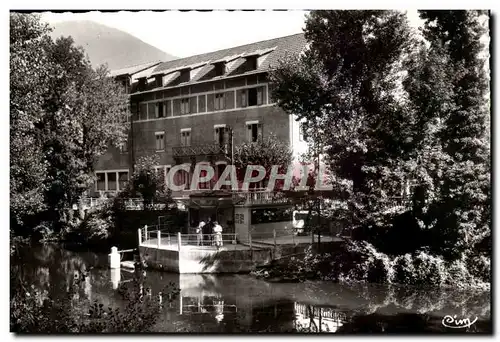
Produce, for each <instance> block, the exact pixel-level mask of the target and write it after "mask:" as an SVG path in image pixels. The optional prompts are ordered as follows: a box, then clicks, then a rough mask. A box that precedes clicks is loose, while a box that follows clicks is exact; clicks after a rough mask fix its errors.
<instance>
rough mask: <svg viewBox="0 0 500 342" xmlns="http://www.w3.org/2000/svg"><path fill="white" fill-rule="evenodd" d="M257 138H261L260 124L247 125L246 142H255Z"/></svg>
mask: <svg viewBox="0 0 500 342" xmlns="http://www.w3.org/2000/svg"><path fill="white" fill-rule="evenodd" d="M259 138H262V124H260V123H258V122H250V123H247V140H248V141H249V142H256V141H257V140H258V139H259Z"/></svg>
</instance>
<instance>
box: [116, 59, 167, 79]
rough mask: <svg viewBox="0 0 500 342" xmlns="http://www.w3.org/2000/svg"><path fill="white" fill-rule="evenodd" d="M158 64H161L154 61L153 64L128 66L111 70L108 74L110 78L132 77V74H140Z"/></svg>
mask: <svg viewBox="0 0 500 342" xmlns="http://www.w3.org/2000/svg"><path fill="white" fill-rule="evenodd" d="M160 63H161V61H154V62H149V63H143V64H136V65H131V66H128V67H126V68H121V69H115V70H111V71H110V72H109V73H110V76H112V77H118V76H123V75H134V74H136V73H138V72H141V71H143V70H146V69H148V68H152V67H155V66H156V65H158V64H160Z"/></svg>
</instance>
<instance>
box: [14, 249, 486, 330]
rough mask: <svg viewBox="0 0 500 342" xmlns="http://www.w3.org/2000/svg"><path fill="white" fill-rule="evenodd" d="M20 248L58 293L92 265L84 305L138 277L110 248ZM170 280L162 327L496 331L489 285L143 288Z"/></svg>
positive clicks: (215, 278)
mask: <svg viewBox="0 0 500 342" xmlns="http://www.w3.org/2000/svg"><path fill="white" fill-rule="evenodd" d="M20 255H21V258H20V261H16V262H15V264H16V265H17V267H21V268H22V270H23V277H24V278H25V281H26V282H27V283H28V284H33V285H34V286H35V287H36V288H38V289H39V290H40V291H45V294H46V296H51V297H52V298H57V297H61V296H62V295H63V294H64V293H65V291H68V289H69V287H70V286H71V284H72V282H73V281H74V276H75V272H76V273H78V271H80V270H86V272H87V271H88V275H87V277H86V279H85V281H84V282H82V283H81V284H80V285H79V286H80V291H79V294H78V300H79V303H80V304H79V305H82V306H84V305H86V303H87V304H88V303H89V302H92V301H94V300H98V301H99V302H101V303H103V304H104V305H105V306H108V305H109V306H113V307H120V306H123V304H124V303H123V301H124V299H123V298H122V297H120V296H119V295H117V290H116V287H117V286H118V285H120V284H127V283H129V282H130V281H131V279H132V278H133V275H132V273H130V272H127V271H125V270H123V269H122V270H121V271H118V272H112V271H111V270H109V269H108V266H107V255H106V254H99V253H93V252H81V251H79V252H75V251H70V250H67V249H63V248H60V247H58V246H54V245H45V246H36V247H30V248H25V249H24V250H21V253H20ZM16 265H11V267H12V266H16ZM169 283H174V284H175V286H176V287H178V288H179V289H180V295H179V296H178V298H176V299H175V300H174V301H173V302H171V303H168V304H166V305H164V309H163V311H162V313H161V316H160V317H159V318H158V321H157V323H156V324H155V325H154V327H153V331H155V332H189V333H236V332H248V333H273V332H290V331H300V332H304V331H307V332H321V333H337V334H355V333H361V334H367V333H408V334H410V333H492V322H491V316H490V315H491V309H490V292H479V293H476V292H471V291H458V290H440V289H426V288H414V287H395V286H392V287H390V286H382V285H376V284H369V285H349V286H348V285H340V284H334V283H330V282H318V281H314V282H304V283H269V282H266V281H263V280H258V279H255V278H254V277H252V276H250V275H179V274H172V273H161V272H155V271H146V272H145V278H144V284H143V287H144V289H150V290H151V293H152V296H153V298H154V296H155V294H156V293H157V292H158V291H160V289H161V288H162V287H163V286H165V285H167V284H169ZM446 316H451V318H450V317H448V320H447V321H446V320H445V321H444V322H445V325H447V326H448V327H447V326H445V325H443V319H444V318H445V317H446ZM466 318H469V319H470V321H473V324H472V325H470V327H460V325H459V324H457V322H458V320H460V319H466ZM476 318H477V320H475V319H476ZM474 320H475V321H474ZM450 322H451V323H450ZM450 326H451V327H450Z"/></svg>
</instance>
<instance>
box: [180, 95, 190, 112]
mask: <svg viewBox="0 0 500 342" xmlns="http://www.w3.org/2000/svg"><path fill="white" fill-rule="evenodd" d="M181 114H189V98H185V99H181Z"/></svg>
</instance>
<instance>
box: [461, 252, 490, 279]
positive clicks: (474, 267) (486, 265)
mask: <svg viewBox="0 0 500 342" xmlns="http://www.w3.org/2000/svg"><path fill="white" fill-rule="evenodd" d="M467 268H468V269H469V270H470V273H471V275H472V276H474V277H476V278H478V279H480V280H481V281H483V282H485V283H489V282H490V281H491V260H490V258H488V257H486V256H484V255H475V256H472V257H469V258H467Z"/></svg>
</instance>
